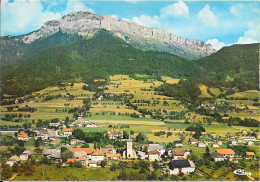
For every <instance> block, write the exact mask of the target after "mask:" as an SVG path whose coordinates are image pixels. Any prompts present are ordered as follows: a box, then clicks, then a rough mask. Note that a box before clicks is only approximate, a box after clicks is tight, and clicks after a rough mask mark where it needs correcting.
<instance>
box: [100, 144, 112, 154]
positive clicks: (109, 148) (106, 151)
mask: <svg viewBox="0 0 260 182" xmlns="http://www.w3.org/2000/svg"><path fill="white" fill-rule="evenodd" d="M100 150H101V152H103V153H104V154H105V155H107V154H115V153H116V150H115V149H114V146H113V145H107V146H105V148H100Z"/></svg>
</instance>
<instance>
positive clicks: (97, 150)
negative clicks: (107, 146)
mask: <svg viewBox="0 0 260 182" xmlns="http://www.w3.org/2000/svg"><path fill="white" fill-rule="evenodd" d="M103 155H104V153H103V152H101V151H100V150H99V149H98V148H97V149H96V150H95V151H94V152H93V153H92V156H103Z"/></svg>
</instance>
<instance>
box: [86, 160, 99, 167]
mask: <svg viewBox="0 0 260 182" xmlns="http://www.w3.org/2000/svg"><path fill="white" fill-rule="evenodd" d="M88 167H97V161H93V160H91V161H88Z"/></svg>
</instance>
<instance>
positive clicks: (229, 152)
mask: <svg viewBox="0 0 260 182" xmlns="http://www.w3.org/2000/svg"><path fill="white" fill-rule="evenodd" d="M216 152H217V153H219V154H221V155H222V156H223V157H225V158H234V156H235V152H234V150H232V149H217V150H216Z"/></svg>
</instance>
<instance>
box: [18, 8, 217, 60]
mask: <svg viewBox="0 0 260 182" xmlns="http://www.w3.org/2000/svg"><path fill="white" fill-rule="evenodd" d="M96 29H105V30H108V31H110V32H112V33H114V34H115V35H116V36H118V37H119V38H121V39H123V40H124V41H127V42H128V43H130V44H132V45H133V46H134V47H136V48H139V49H142V50H155V51H163V52H169V53H172V54H176V55H178V56H182V57H186V58H190V59H194V58H200V57H205V56H208V55H210V54H212V53H214V52H216V51H215V50H214V49H213V47H212V46H211V45H209V44H204V42H202V41H199V40H188V39H185V38H183V37H181V36H176V35H173V34H172V33H170V32H168V31H166V30H163V29H159V28H152V27H146V26H142V25H139V24H137V23H135V22H131V21H126V20H124V19H121V20H118V19H116V18H113V17H111V16H109V15H99V14H94V13H92V12H91V11H79V12H71V13H69V14H67V15H64V16H63V17H62V19H61V20H60V21H56V20H53V21H48V22H46V23H44V25H43V26H42V27H41V28H40V29H39V30H37V31H34V32H32V33H30V34H27V35H24V36H22V41H23V42H24V43H26V44H30V43H32V42H33V41H35V40H37V39H39V38H42V37H47V36H50V35H53V34H54V33H57V32H58V31H59V30H61V31H62V32H63V33H67V34H78V35H86V34H88V32H90V31H93V30H96Z"/></svg>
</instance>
